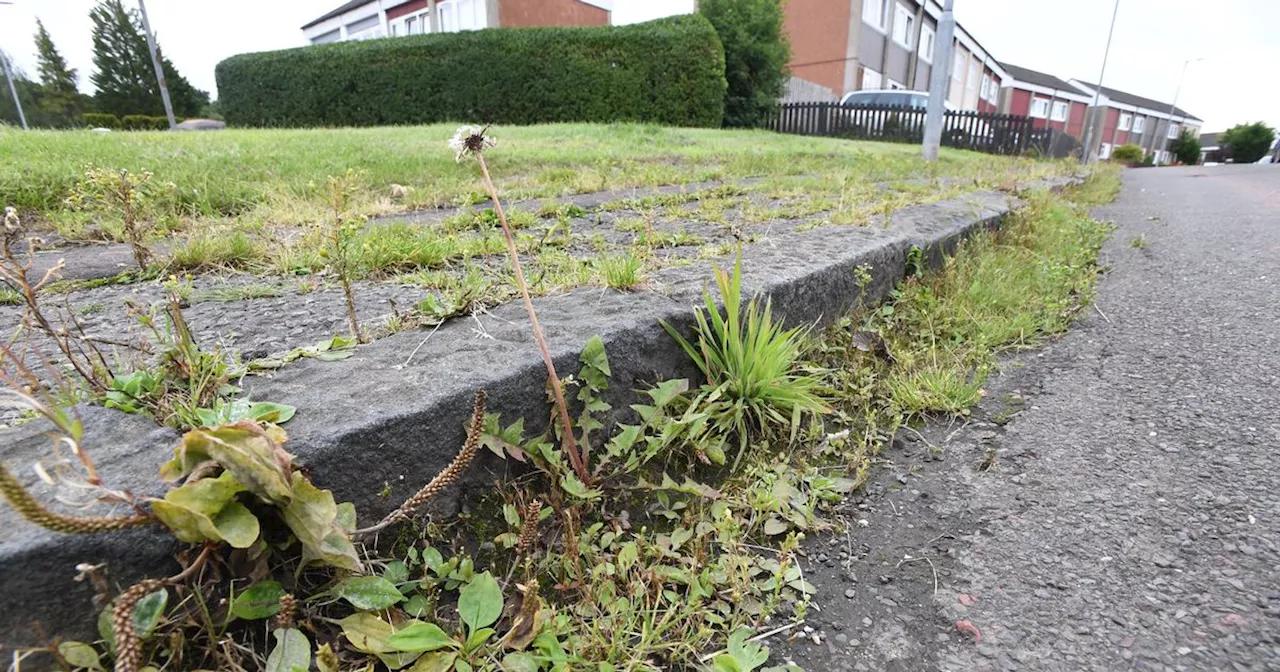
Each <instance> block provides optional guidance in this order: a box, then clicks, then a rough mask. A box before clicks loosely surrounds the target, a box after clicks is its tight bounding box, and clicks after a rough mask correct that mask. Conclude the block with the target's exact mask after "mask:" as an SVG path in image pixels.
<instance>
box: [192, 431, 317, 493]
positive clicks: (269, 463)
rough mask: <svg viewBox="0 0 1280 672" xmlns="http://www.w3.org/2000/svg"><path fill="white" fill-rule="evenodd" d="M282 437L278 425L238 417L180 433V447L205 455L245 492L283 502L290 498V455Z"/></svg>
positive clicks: (283, 433) (285, 435)
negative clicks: (205, 427) (234, 419)
mask: <svg viewBox="0 0 1280 672" xmlns="http://www.w3.org/2000/svg"><path fill="white" fill-rule="evenodd" d="M286 440H288V435H287V434H285V432H284V430H282V429H280V428H279V427H275V426H274V425H267V426H265V427H264V426H261V425H258V424H257V423H255V422H252V421H250V420H241V421H240V422H237V423H234V424H230V425H223V426H222V427H217V428H213V429H193V430H191V431H189V432H187V433H186V435H185V436H183V437H182V448H181V449H180V450H184V451H185V452H186V453H194V454H204V455H208V456H209V458H210V459H213V460H214V461H216V462H217V463H218V464H220V465H222V467H223V468H225V469H226V470H227V471H229V472H231V473H232V474H233V475H235V478H236V481H238V482H239V483H240V484H242V485H243V486H244V487H245V489H246V490H248V491H249V492H252V493H253V494H255V495H257V496H258V497H260V498H262V500H263V501H266V502H270V503H273V504H280V505H284V504H288V503H289V501H290V500H291V499H292V498H293V491H292V488H290V487H289V465H290V464H292V461H293V456H292V455H290V454H289V453H287V452H285V450H284V449H283V448H282V447H281V445H282V444H283V443H284V442H285V441H286Z"/></svg>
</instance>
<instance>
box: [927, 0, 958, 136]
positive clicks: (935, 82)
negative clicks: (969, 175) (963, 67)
mask: <svg viewBox="0 0 1280 672" xmlns="http://www.w3.org/2000/svg"><path fill="white" fill-rule="evenodd" d="M952 4H953V0H946V4H944V5H943V6H942V16H941V17H939V18H938V34H937V35H936V36H935V37H934V40H933V70H931V71H930V72H929V105H928V108H927V109H926V110H925V117H924V145H923V146H922V147H921V150H922V151H923V152H924V160H925V161H937V160H938V145H939V144H941V143H942V119H943V115H944V113H945V112H946V110H945V109H944V108H943V102H944V100H943V99H945V98H946V97H947V79H948V78H949V76H948V73H949V72H950V70H951V68H952V67H953V66H952V59H951V41H952V40H953V39H954V38H955V32H956V17H955V13H954V12H953V10H952Z"/></svg>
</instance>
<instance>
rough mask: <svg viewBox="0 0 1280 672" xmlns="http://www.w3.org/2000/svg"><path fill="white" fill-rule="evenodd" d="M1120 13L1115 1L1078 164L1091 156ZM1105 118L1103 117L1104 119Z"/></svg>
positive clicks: (1118, 4)
mask: <svg viewBox="0 0 1280 672" xmlns="http://www.w3.org/2000/svg"><path fill="white" fill-rule="evenodd" d="M1119 13H1120V0H1116V7H1115V9H1113V10H1111V29H1110V30H1108V31H1107V48H1106V49H1104V50H1103V51H1102V70H1101V71H1099V72H1098V86H1097V88H1096V89H1094V91H1093V105H1091V106H1090V109H1089V114H1087V115H1085V118H1086V119H1087V120H1088V122H1089V125H1088V126H1087V127H1086V128H1085V129H1084V151H1083V152H1081V153H1080V162H1081V163H1084V164H1088V163H1089V156H1090V155H1091V154H1093V127H1094V126H1097V125H1098V119H1097V116H1098V101H1099V99H1101V97H1102V78H1103V77H1105V76H1106V74H1107V57H1108V56H1110V55H1111V36H1112V35H1114V34H1115V32H1116V15H1117V14H1119ZM1104 118H1105V117H1104Z"/></svg>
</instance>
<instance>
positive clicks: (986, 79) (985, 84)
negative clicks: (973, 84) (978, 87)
mask: <svg viewBox="0 0 1280 672" xmlns="http://www.w3.org/2000/svg"><path fill="white" fill-rule="evenodd" d="M982 99H983V100H990V99H991V77H990V76H989V75H986V74H984V75H982Z"/></svg>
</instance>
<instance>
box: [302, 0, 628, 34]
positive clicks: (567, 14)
mask: <svg viewBox="0 0 1280 672" xmlns="http://www.w3.org/2000/svg"><path fill="white" fill-rule="evenodd" d="M612 14H613V0H351V1H350V2H348V3H346V4H344V5H342V6H341V7H338V8H337V9H334V10H333V11H331V12H329V13H327V14H325V15H324V16H321V17H319V18H317V19H315V20H313V21H311V22H310V23H308V24H306V25H305V26H303V27H302V32H303V34H304V35H306V36H307V40H308V41H310V42H311V44H324V43H326V42H341V41H345V40H368V39H374V38H379V37H398V36H402V35H420V34H423V33H456V32H459V31H463V30H480V29H481V28H514V27H526V26H607V25H609V23H610V19H611V17H612Z"/></svg>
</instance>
